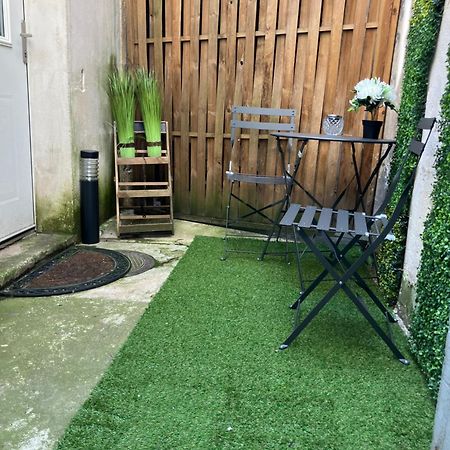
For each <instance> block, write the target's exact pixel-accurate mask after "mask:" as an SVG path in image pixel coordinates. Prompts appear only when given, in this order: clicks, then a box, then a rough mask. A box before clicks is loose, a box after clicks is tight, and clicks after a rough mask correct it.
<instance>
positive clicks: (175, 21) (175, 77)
mask: <svg viewBox="0 0 450 450" xmlns="http://www.w3.org/2000/svg"><path fill="white" fill-rule="evenodd" d="M171 3H172V59H171V67H170V70H171V72H172V91H173V92H174V93H177V94H178V96H176V97H175V96H174V97H173V102H172V114H173V116H172V126H173V133H172V134H173V135H175V139H174V140H173V143H174V145H173V154H174V188H175V192H174V208H175V210H176V211H179V210H180V208H181V205H182V203H183V200H184V198H185V195H184V189H185V180H184V179H183V176H184V173H185V172H184V167H183V162H184V159H185V158H184V155H183V148H182V147H181V143H180V139H177V136H180V131H181V108H180V106H181V105H180V102H179V94H180V93H181V20H182V17H181V0H171Z"/></svg>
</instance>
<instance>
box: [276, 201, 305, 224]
mask: <svg viewBox="0 0 450 450" xmlns="http://www.w3.org/2000/svg"><path fill="white" fill-rule="evenodd" d="M300 208H301V205H299V204H298V203H291V205H290V206H289V208H288V210H287V211H286V214H285V215H284V216H283V218H282V219H281V221H280V225H281V226H284V227H290V226H292V224H293V223H294V221H295V218H296V217H297V214H298V212H299V211H300Z"/></svg>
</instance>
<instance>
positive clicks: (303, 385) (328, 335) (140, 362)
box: [58, 238, 434, 450]
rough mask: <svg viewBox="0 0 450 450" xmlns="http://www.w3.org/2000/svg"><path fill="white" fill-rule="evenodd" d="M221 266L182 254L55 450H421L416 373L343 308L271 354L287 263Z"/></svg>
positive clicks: (422, 419) (215, 245) (425, 401)
mask: <svg viewBox="0 0 450 450" xmlns="http://www.w3.org/2000/svg"><path fill="white" fill-rule="evenodd" d="M250 244H251V243H250ZM257 248H260V243H259V244H258V246H257ZM222 253H223V240H221V239H217V238H216V239H214V238H197V239H196V240H195V241H194V242H193V244H192V245H191V246H190V248H189V250H188V252H187V254H186V255H185V256H184V257H183V258H182V260H181V261H180V262H179V263H178V265H177V266H176V267H175V269H174V271H173V272H172V274H171V276H170V277H169V279H168V280H167V282H166V283H165V284H164V286H163V287H162V289H161V291H160V292H159V293H158V294H157V296H156V297H155V299H154V300H153V301H152V303H151V304H150V305H149V307H148V309H147V310H146V312H145V313H144V315H143V316H142V318H141V320H140V321H139V323H138V324H137V326H136V327H135V329H134V330H133V332H132V333H131V335H130V336H129V338H128V340H127V342H126V343H125V345H124V347H123V348H122V349H121V350H120V352H119V354H118V355H117V356H116V358H115V359H114V361H113V363H112V365H111V366H110V368H109V370H108V371H107V373H106V374H105V376H104V377H103V379H102V380H101V381H100V383H99V384H98V386H97V387H96V388H95V389H94V391H93V392H92V395H91V397H90V399H89V400H88V401H87V402H86V403H85V404H84V406H83V407H82V408H81V409H80V411H79V412H78V414H77V415H76V416H75V417H74V419H73V421H72V423H71V424H70V426H69V428H68V429H67V430H66V433H65V436H64V437H63V439H62V441H61V442H60V443H59V446H58V448H59V449H60V450H62V449H77V450H79V449H89V450H97V449H98V450H104V449H108V450H113V449H120V450H124V449H133V450H138V449H159V450H163V449H168V450H169V449H170V450H172V449H177V450H178V449H180V450H181V449H193V450H201V449H205V450H214V449H220V450H222V449H249V450H253V449H267V450H270V449H277V450H278V449H290V448H295V449H301V450H309V449H327V450H338V449H339V450H341V449H345V450H352V449H354V450H356V449H357V450H360V449H380V450H381V449H383V450H387V449H392V450H397V449H405V450H406V449H417V450H422V449H425V448H429V445H430V440H431V430H432V421H433V414H434V410H433V404H432V401H431V399H430V397H429V394H428V390H427V389H426V386H425V383H424V382H423V379H422V376H421V374H420V371H419V370H418V368H417V367H415V366H414V365H412V366H409V367H405V366H403V365H402V364H400V363H399V362H398V361H397V360H395V359H394V358H393V357H392V354H391V352H390V351H389V349H388V348H387V347H386V346H385V345H384V343H383V342H382V341H381V339H379V338H378V336H376V335H375V333H374V332H373V331H372V329H371V328H370V326H369V325H368V324H367V322H366V321H365V320H364V318H363V317H362V316H361V314H359V313H358V311H357V310H356V308H355V307H354V305H353V304H352V303H351V302H350V301H348V299H346V298H344V297H342V296H337V297H336V298H334V299H333V300H332V302H331V303H330V304H329V305H328V306H327V307H326V308H325V309H324V310H323V311H322V312H321V314H320V315H319V316H317V317H316V319H315V320H314V321H313V322H312V323H311V324H310V326H309V327H308V328H307V329H306V330H305V332H304V333H303V334H302V335H301V336H300V337H299V338H298V339H297V341H296V342H295V343H294V344H293V345H292V346H291V347H290V348H289V349H288V350H286V351H284V352H279V351H277V347H278V345H279V344H280V343H281V342H282V340H283V339H284V338H285V337H286V336H287V335H288V334H289V332H290V330H291V325H292V316H293V312H292V311H291V310H290V309H289V308H288V305H289V304H290V303H291V302H292V300H294V299H295V298H296V295H297V293H298V283H297V277H296V268H295V264H291V265H287V264H286V263H285V262H284V260H283V258H269V257H268V258H267V259H266V260H265V261H264V262H259V261H257V260H256V258H255V257H252V256H239V257H235V256H230V257H229V259H227V260H226V261H221V260H220V256H221V255H222ZM304 268H305V276H306V277H308V278H311V276H312V275H313V272H315V273H317V271H318V269H319V267H318V266H317V265H315V264H313V260H312V256H311V255H308V258H307V260H306V261H305V264H304ZM149 276H151V274H150V275H149ZM328 287H329V283H323V284H322V285H321V286H320V287H319V289H318V291H317V294H316V295H320V294H323V292H324V289H327V288H328ZM315 298H316V299H317V296H316V297H315ZM306 303H308V302H306ZM304 306H305V308H306V309H307V308H309V307H310V306H311V304H305V305H304ZM396 337H397V341H398V343H399V344H400V346H401V349H402V350H404V349H405V346H406V345H407V343H406V340H405V338H404V337H403V336H400V335H399V333H397V336H396Z"/></svg>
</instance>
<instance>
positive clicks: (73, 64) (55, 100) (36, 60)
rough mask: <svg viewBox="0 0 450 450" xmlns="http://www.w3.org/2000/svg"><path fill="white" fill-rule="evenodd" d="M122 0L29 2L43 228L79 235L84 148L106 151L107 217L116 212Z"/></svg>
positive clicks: (39, 225)
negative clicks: (112, 83)
mask: <svg viewBox="0 0 450 450" xmlns="http://www.w3.org/2000/svg"><path fill="white" fill-rule="evenodd" d="M120 12H121V7H120V1H119V0H115V1H110V0H97V1H96V2H91V1H88V0H64V1H63V0H47V1H46V2H42V1H39V0H25V17H26V20H27V24H28V30H29V32H30V33H32V34H33V37H32V38H31V39H30V40H29V65H28V72H29V89H30V115H31V136H32V137H31V141H32V154H33V169H34V183H35V197H36V221H37V229H38V231H51V232H68V233H73V232H77V231H78V228H79V181H78V180H79V175H78V170H79V153H80V150H82V149H94V150H99V152H100V198H101V218H102V219H104V218H106V217H109V216H110V215H111V213H112V206H113V202H112V198H113V178H112V172H113V171H112V167H113V153H112V144H111V136H112V134H111V126H110V123H111V118H110V111H109V105H108V99H107V96H106V93H105V90H104V86H105V79H106V74H107V70H108V66H109V62H110V58H111V55H116V56H117V57H119V54H120V49H121V37H120V23H121V17H120Z"/></svg>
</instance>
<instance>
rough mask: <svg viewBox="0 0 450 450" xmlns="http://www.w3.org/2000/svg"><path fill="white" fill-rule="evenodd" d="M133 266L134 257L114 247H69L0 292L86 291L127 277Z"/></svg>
mask: <svg viewBox="0 0 450 450" xmlns="http://www.w3.org/2000/svg"><path fill="white" fill-rule="evenodd" d="M130 267H131V263H130V260H129V259H128V258H127V257H126V256H125V255H123V254H121V253H119V252H115V251H113V250H106V249H103V248H94V247H83V246H74V247H69V248H68V249H66V250H64V251H63V252H61V253H59V254H57V255H56V256H54V257H53V258H51V259H50V260H48V261H46V262H44V263H43V264H41V265H39V266H37V267H35V268H34V269H32V270H31V271H30V272H28V273H27V274H25V275H24V276H22V277H20V278H19V279H18V280H16V281H14V282H12V283H11V284H10V285H9V286H8V287H7V288H6V289H4V290H3V291H0V294H1V295H3V296H6V297H42V296H48V295H60V294H69V293H73V292H79V291H84V290H87V289H92V288H96V287H99V286H103V285H105V284H108V283H111V282H113V281H115V280H117V279H119V278H121V277H123V276H124V275H126V273H127V272H128V271H129V270H130Z"/></svg>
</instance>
